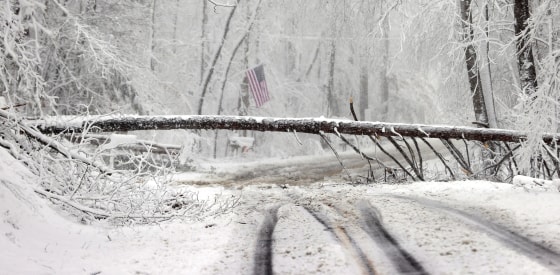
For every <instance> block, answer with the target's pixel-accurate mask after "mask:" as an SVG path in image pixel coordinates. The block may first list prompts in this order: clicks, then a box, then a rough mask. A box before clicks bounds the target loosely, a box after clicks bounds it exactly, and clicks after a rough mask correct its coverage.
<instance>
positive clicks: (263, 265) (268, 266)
mask: <svg viewBox="0 0 560 275" xmlns="http://www.w3.org/2000/svg"><path fill="white" fill-rule="evenodd" d="M280 206H281V205H277V206H274V207H272V208H270V209H269V210H268V212H267V213H266V215H265V217H264V220H263V222H262V224H261V227H260V229H259V232H258V235H257V247H256V249H255V265H254V267H253V274H255V275H271V274H272V273H273V265H272V242H273V240H274V239H273V236H272V235H273V234H274V228H275V227H276V223H277V222H278V208H280Z"/></svg>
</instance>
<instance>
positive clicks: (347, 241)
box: [302, 206, 378, 275]
mask: <svg viewBox="0 0 560 275" xmlns="http://www.w3.org/2000/svg"><path fill="white" fill-rule="evenodd" d="M302 208H303V209H305V211H307V212H308V213H309V214H310V215H311V216H312V217H313V218H315V220H317V222H319V223H320V224H322V225H323V226H324V227H325V229H326V230H327V231H329V232H330V233H331V234H332V235H333V237H334V238H335V239H336V240H337V241H338V242H339V243H340V244H341V245H342V246H343V247H345V248H346V249H347V250H348V251H349V252H350V253H351V254H354V258H357V259H359V260H360V263H361V266H360V268H361V269H362V271H363V274H370V275H376V274H378V273H377V271H376V270H375V268H374V265H373V263H372V261H371V260H370V259H369V258H368V257H367V255H366V254H365V253H364V251H363V250H362V249H361V248H360V246H359V245H358V243H357V242H356V240H354V238H352V236H350V235H349V234H348V232H347V231H346V229H345V228H344V227H342V226H339V225H337V226H332V225H331V223H330V222H328V221H327V220H326V219H325V218H322V217H320V216H319V215H320V214H319V213H317V212H316V211H314V210H312V209H310V208H309V207H306V206H302Z"/></svg>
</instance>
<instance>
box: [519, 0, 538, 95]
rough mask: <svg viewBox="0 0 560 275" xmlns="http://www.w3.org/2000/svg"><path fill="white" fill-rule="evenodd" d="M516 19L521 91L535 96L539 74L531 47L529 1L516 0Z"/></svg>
mask: <svg viewBox="0 0 560 275" xmlns="http://www.w3.org/2000/svg"><path fill="white" fill-rule="evenodd" d="M513 14H514V17H515V36H516V37H517V40H516V46H517V62H518V65H519V78H520V82H521V83H520V84H521V87H520V88H521V89H522V90H523V91H524V92H525V94H527V95H530V94H533V93H534V92H535V91H536V90H537V72H536V70H535V60H534V56H533V48H532V47H531V45H530V43H529V40H530V34H529V33H530V31H531V30H530V28H529V24H528V21H529V18H530V17H531V14H530V12H529V1H528V0H515V3H514V7H513Z"/></svg>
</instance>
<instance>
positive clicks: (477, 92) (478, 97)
mask: <svg viewBox="0 0 560 275" xmlns="http://www.w3.org/2000/svg"><path fill="white" fill-rule="evenodd" d="M471 8H472V7H471V0H460V11H461V21H462V27H463V43H464V44H465V46H464V47H465V62H466V65H467V76H468V80H469V85H470V89H471V93H472V102H473V107H474V114H475V119H476V124H477V125H478V126H479V127H480V126H481V127H485V126H483V125H486V126H487V125H488V113H487V111H486V104H485V102H484V94H483V91H482V83H481V80H480V75H479V69H478V64H477V62H478V59H477V54H476V50H475V48H474V45H473V40H474V30H473V27H472V24H473V22H472V10H471Z"/></svg>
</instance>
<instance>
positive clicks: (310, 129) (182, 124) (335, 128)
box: [0, 111, 560, 143]
mask: <svg viewBox="0 0 560 275" xmlns="http://www.w3.org/2000/svg"><path fill="white" fill-rule="evenodd" d="M0 114H7V113H6V112H4V111H0ZM5 116H8V115H5ZM24 123H25V124H26V125H33V126H35V127H37V128H38V129H39V130H40V131H41V132H43V133H55V134H57V133H63V132H64V133H80V132H82V131H84V130H89V131H90V132H92V131H93V132H114V131H137V130H172V129H207V130H219V129H223V130H252V131H272V132H283V133H290V132H300V133H309V134H319V133H321V132H322V133H333V134H338V133H340V134H350V135H369V136H378V137H379V136H398V137H401V136H403V137H404V136H408V137H423V138H443V139H465V140H478V141H481V142H485V141H492V140H493V141H506V142H519V141H523V140H526V139H527V134H526V133H523V132H519V131H513V130H505V129H486V128H473V127H455V126H441V125H423V124H403V123H385V122H370V121H351V120H339V119H324V118H315V119H314V118H273V117H249V116H247V117H239V116H197V115H194V116H136V115H123V116H118V117H107V116H88V117H82V118H80V117H76V116H71V117H64V116H58V117H52V118H49V117H46V118H45V119H43V120H35V121H24ZM541 136H542V139H543V141H544V142H547V143H553V142H558V141H559V140H560V134H548V133H543V134H542V135H541Z"/></svg>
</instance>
